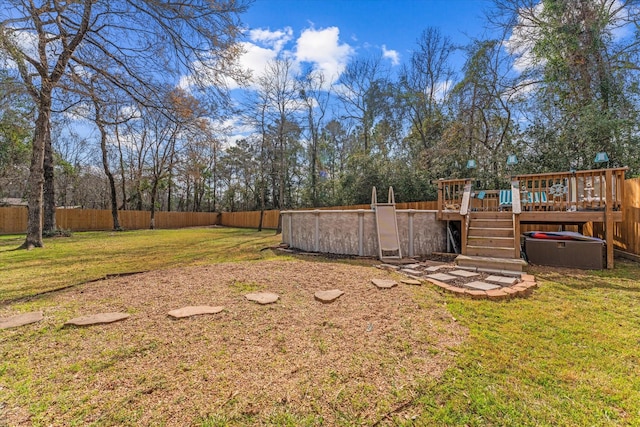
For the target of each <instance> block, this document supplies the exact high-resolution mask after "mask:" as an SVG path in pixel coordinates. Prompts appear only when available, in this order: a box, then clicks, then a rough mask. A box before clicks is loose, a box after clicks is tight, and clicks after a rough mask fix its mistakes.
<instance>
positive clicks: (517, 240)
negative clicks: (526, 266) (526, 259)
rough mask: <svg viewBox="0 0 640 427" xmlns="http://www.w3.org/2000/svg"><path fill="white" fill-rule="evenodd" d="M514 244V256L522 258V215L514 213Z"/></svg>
mask: <svg viewBox="0 0 640 427" xmlns="http://www.w3.org/2000/svg"><path fill="white" fill-rule="evenodd" d="M513 246H514V248H513V249H514V252H513V254H514V258H516V259H520V215H519V214H515V213H514V214H513Z"/></svg>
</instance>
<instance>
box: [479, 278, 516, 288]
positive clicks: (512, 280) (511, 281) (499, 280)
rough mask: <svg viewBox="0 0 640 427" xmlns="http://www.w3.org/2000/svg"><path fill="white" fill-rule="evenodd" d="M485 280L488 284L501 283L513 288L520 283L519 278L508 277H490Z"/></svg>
mask: <svg viewBox="0 0 640 427" xmlns="http://www.w3.org/2000/svg"><path fill="white" fill-rule="evenodd" d="M484 280H486V281H487V282H494V283H500V284H501V285H504V286H513V285H515V284H516V283H518V278H516V277H506V276H489V277H487V278H486V279H484Z"/></svg>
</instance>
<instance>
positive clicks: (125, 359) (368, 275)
mask: <svg viewBox="0 0 640 427" xmlns="http://www.w3.org/2000/svg"><path fill="white" fill-rule="evenodd" d="M401 277H402V276H398V275H397V274H396V273H392V272H388V271H383V270H378V269H376V268H373V267H371V266H363V265H353V264H349V263H345V262H327V261H325V260H317V259H314V260H296V261H284V260H275V261H262V262H244V263H226V264H216V265H211V266H206V267H194V268H185V269H175V270H168V271H156V272H149V273H142V274H137V275H133V276H128V277H119V278H112V279H109V280H105V281H100V282H95V283H89V284H85V285H82V286H78V287H75V288H72V289H68V290H65V291H62V292H59V293H56V294H53V295H49V296H47V297H46V298H44V299H43V302H42V303H41V309H42V310H43V311H44V316H45V319H44V320H43V321H42V322H40V323H37V324H32V325H28V326H25V327H22V328H17V329H10V330H6V331H2V335H0V338H1V341H0V342H1V343H2V346H3V347H4V350H3V355H4V356H5V357H7V358H8V359H7V360H10V361H12V362H10V363H9V364H8V365H7V366H9V368H8V369H14V370H15V372H12V374H13V377H14V378H15V382H14V383H13V384H6V385H5V386H4V387H3V388H4V390H3V392H4V393H7V392H9V394H8V395H7V396H9V399H8V400H7V404H6V406H5V408H4V409H5V417H6V419H5V422H6V424H8V425H32V424H42V425H71V424H79V425H87V424H92V423H93V424H97V425H168V426H185V425H227V424H228V425H282V424H287V423H289V424H290V425H303V424H304V425H361V424H364V425H372V424H375V423H378V422H380V424H382V425H384V424H386V423H390V424H391V423H393V417H402V419H407V418H410V417H411V416H413V415H417V414H418V413H419V407H418V406H417V405H415V406H414V405H412V402H413V401H414V398H415V396H416V393H417V390H418V389H419V388H420V387H421V385H425V384H428V383H429V382H430V381H433V379H435V378H437V377H438V376H439V375H440V374H441V373H442V372H443V371H444V369H446V368H447V366H449V364H450V363H451V361H452V358H453V356H454V352H455V347H456V346H457V345H458V344H459V343H460V342H461V341H462V340H463V339H464V337H465V335H466V331H465V330H464V328H463V327H461V326H459V325H458V324H457V323H456V322H455V320H454V319H453V318H452V316H451V315H450V313H449V312H448V311H447V309H446V305H445V304H444V299H443V297H442V296H441V295H440V294H439V293H438V292H437V291H436V290H435V289H434V288H433V287H431V286H429V285H423V286H409V285H403V284H399V286H397V287H395V288H392V289H385V290H381V289H377V288H376V287H375V286H373V285H372V284H371V279H372V278H382V279H389V278H394V279H400V278H401ZM335 288H338V289H341V290H343V291H344V292H345V294H344V295H342V296H341V297H340V298H338V299H337V300H336V301H334V302H333V303H331V304H323V303H321V302H319V301H316V300H315V299H314V293H315V292H316V291H318V290H327V289H335ZM255 291H268V292H274V293H277V294H278V295H279V296H280V299H279V300H278V301H277V302H276V303H275V304H271V305H264V306H262V305H258V304H256V303H253V302H250V301H248V300H246V299H245V298H244V295H245V294H247V293H250V292H255ZM189 305H212V306H224V310H223V311H222V312H221V313H218V314H212V315H202V316H196V317H191V318H185V319H178V320H173V319H171V318H169V317H168V316H167V313H168V312H169V311H171V310H174V309H176V308H180V307H184V306H189ZM10 309H11V307H6V308H5V309H3V311H7V310H10ZM112 311H123V312H127V313H129V314H131V317H129V318H128V319H126V320H124V321H121V322H118V323H113V324H110V325H99V326H92V327H69V326H66V327H64V326H63V324H64V322H65V321H67V320H68V319H70V318H72V317H76V316H83V315H87V314H93V313H99V312H112ZM0 314H2V315H5V314H9V313H4V312H3V313H0ZM29 412H31V413H32V414H33V415H31V416H27V415H26V414H28V413H29ZM0 418H1V417H0ZM0 424H1V423H0Z"/></svg>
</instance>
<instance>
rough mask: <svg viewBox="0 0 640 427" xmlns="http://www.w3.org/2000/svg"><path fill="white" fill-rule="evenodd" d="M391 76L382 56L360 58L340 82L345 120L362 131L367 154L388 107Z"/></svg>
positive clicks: (339, 87)
mask: <svg viewBox="0 0 640 427" xmlns="http://www.w3.org/2000/svg"><path fill="white" fill-rule="evenodd" d="M387 74H388V72H387V70H386V69H384V67H383V66H382V61H381V57H380V56H373V57H369V58H358V59H356V60H354V61H353V62H350V63H349V65H347V67H346V69H345V70H344V73H343V74H342V75H341V76H340V78H339V79H338V89H336V96H337V98H338V100H339V101H340V102H341V103H342V107H343V109H344V112H345V113H344V115H343V119H346V120H351V121H353V122H354V123H355V125H356V126H357V127H358V128H359V130H360V133H361V136H362V143H363V149H364V152H365V153H368V152H369V149H370V148H371V134H372V132H373V129H374V127H375V124H376V122H377V121H378V120H379V119H380V117H381V116H382V113H383V112H384V111H385V108H386V107H387V104H386V101H388V99H387V96H388V95H389V93H386V90H387V86H388V76H387Z"/></svg>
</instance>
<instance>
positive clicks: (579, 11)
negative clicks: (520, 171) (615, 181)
mask: <svg viewBox="0 0 640 427" xmlns="http://www.w3.org/2000/svg"><path fill="white" fill-rule="evenodd" d="M497 5H498V6H499V9H498V10H499V11H500V12H501V15H500V16H494V21H496V22H498V23H499V24H500V25H502V26H504V27H509V28H512V29H513V31H512V36H511V37H510V39H509V43H508V44H507V46H508V47H509V48H510V51H511V52H512V53H513V54H514V55H516V56H517V57H518V61H519V64H520V68H521V69H522V72H523V75H525V76H527V78H528V79H529V80H530V81H531V82H533V86H534V87H535V91H533V92H532V96H533V97H534V98H535V102H534V103H532V105H533V106H535V110H532V113H535V114H532V115H531V117H532V119H531V121H530V122H531V123H530V127H529V131H528V133H527V136H528V139H529V144H530V146H531V152H532V154H533V155H534V156H535V157H537V158H538V159H541V160H542V163H543V164H544V166H545V168H546V169H558V168H562V169H567V168H569V167H573V168H577V169H582V168H591V167H593V158H594V156H595V153H596V152H598V151H607V152H608V153H609V157H610V158H611V160H612V163H613V164H622V163H623V162H628V161H631V163H632V164H631V166H632V167H633V169H636V168H637V165H638V163H637V162H636V161H634V159H637V157H638V156H637V154H638V151H637V140H636V137H635V136H634V135H635V134H636V133H637V119H638V87H637V81H638V72H639V71H640V69H639V67H638V65H637V64H638V61H639V59H640V57H639V53H640V39H639V38H638V33H637V32H638V28H639V18H640V10H639V9H638V7H637V2H636V1H634V0H590V1H582V0H545V1H542V2H533V1H522V0H519V1H518V0H501V1H498V2H497ZM634 141H635V142H634Z"/></svg>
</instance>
